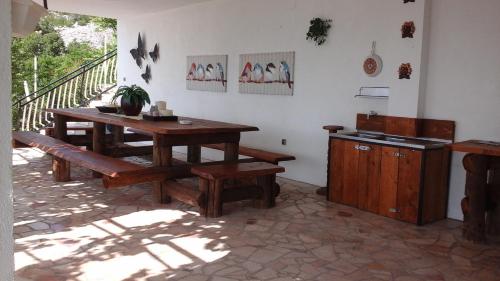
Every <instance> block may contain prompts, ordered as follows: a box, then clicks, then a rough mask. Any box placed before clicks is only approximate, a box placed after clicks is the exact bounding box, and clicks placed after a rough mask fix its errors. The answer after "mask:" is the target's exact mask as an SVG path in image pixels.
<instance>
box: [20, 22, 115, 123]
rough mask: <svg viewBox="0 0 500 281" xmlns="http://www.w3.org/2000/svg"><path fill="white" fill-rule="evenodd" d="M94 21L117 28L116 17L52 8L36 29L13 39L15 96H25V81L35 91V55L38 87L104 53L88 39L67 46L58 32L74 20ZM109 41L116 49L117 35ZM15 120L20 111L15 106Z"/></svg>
mask: <svg viewBox="0 0 500 281" xmlns="http://www.w3.org/2000/svg"><path fill="white" fill-rule="evenodd" d="M90 22H93V23H95V24H96V25H97V26H98V27H101V28H112V29H113V30H116V20H113V19H103V18H98V17H90V16H83V15H74V14H65V13H57V12H50V14H49V15H48V16H46V17H44V18H42V19H41V20H40V22H39V24H38V26H37V29H36V31H35V32H34V33H32V34H30V35H29V36H27V37H25V38H13V40H12V100H13V101H17V100H18V99H20V98H22V97H23V96H24V94H25V93H24V81H27V82H28V85H29V90H30V93H32V92H33V91H34V89H33V88H34V57H35V56H37V60H38V79H37V84H38V88H41V87H43V86H45V85H47V84H49V83H50V82H51V81H54V80H56V79H57V78H59V77H61V76H63V75H65V74H67V73H69V72H71V71H73V70H76V69H77V68H78V67H79V66H80V65H82V64H84V63H86V62H89V61H91V60H93V59H96V58H98V57H100V56H102V55H104V49H103V48H94V47H92V46H91V45H90V44H88V43H77V42H72V43H70V44H68V46H65V45H64V42H63V40H62V38H61V36H60V35H59V33H58V32H57V28H61V27H71V26H74V25H75V24H78V25H86V24H89V23H90ZM109 43H110V44H108V50H113V49H116V37H115V38H113V39H112V40H111V42H109ZM12 114H13V120H14V124H16V121H17V117H18V116H17V114H18V111H17V109H16V108H13V110H12Z"/></svg>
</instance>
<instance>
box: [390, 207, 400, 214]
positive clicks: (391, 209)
mask: <svg viewBox="0 0 500 281" xmlns="http://www.w3.org/2000/svg"><path fill="white" fill-rule="evenodd" d="M389 212H390V213H401V211H400V210H399V209H396V208H389Z"/></svg>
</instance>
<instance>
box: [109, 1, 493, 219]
mask: <svg viewBox="0 0 500 281" xmlns="http://www.w3.org/2000/svg"><path fill="white" fill-rule="evenodd" d="M402 2H403V1H395V0H308V1H305V0H274V1H267V0H256V1H242V0H217V1H212V2H207V3H205V4H199V5H194V6H190V7H184V8H181V9H176V10H171V11H163V12H161V11H159V12H158V13H156V14H148V15H142V16H137V17H134V18H120V19H119V27H118V38H119V77H120V79H123V78H126V81H124V82H122V83H124V84H134V83H136V84H139V85H141V86H144V87H145V88H146V89H147V90H148V91H149V92H150V93H151V94H152V95H153V99H154V100H158V99H166V100H168V102H169V105H170V107H171V108H173V109H174V110H175V111H176V113H178V114H181V115H189V116H195V117H202V118H209V119H216V120H221V121H229V122H238V123H243V124H250V125H256V126H258V127H259V128H260V129H261V131H260V132H258V133H245V134H244V137H243V140H242V143H243V144H248V145H251V146H255V147H260V148H264V149H270V150H274V151H281V152H286V153H291V154H294V155H296V156H297V161H294V162H289V163H284V165H285V166H286V167H287V173H286V175H285V176H286V177H289V178H293V179H296V180H300V181H305V182H309V183H312V184H316V185H324V184H325V183H326V153H327V145H326V141H327V135H326V133H325V132H324V131H323V130H322V129H321V127H322V126H323V125H326V124H341V125H345V126H347V127H348V128H349V129H352V128H353V127H354V125H355V116H356V113H357V112H367V111H368V110H372V109H374V110H376V111H379V112H380V113H387V114H389V115H396V116H407V117H415V116H421V117H428V118H439V119H449V120H456V121H457V139H458V140H464V139H468V138H482V139H492V140H494V139H496V140H498V139H499V138H500V135H499V134H500V127H499V126H500V122H498V120H499V117H500V111H499V110H498V107H499V106H500V100H499V97H500V94H499V93H500V91H499V90H500V89H499V88H500V87H499V86H500V85H499V84H500V82H499V79H498V78H499V77H500V75H499V74H500V56H498V46H500V44H499V43H500V42H499V41H500V34H499V33H498V30H499V27H500V19H498V17H497V15H498V14H500V2H499V1H497V0H478V1H468V0H439V1H437V0H436V1H429V2H426V1H416V3H414V4H406V5H405V4H403V3H402ZM426 3H430V4H426ZM316 16H320V17H328V18H332V19H333V21H334V22H333V28H332V29H331V33H330V37H329V39H328V42H327V43H326V44H325V45H324V46H323V47H320V48H318V47H316V46H314V45H313V44H311V43H310V42H306V41H305V33H306V31H307V27H308V22H309V20H310V19H311V18H313V17H316ZM407 20H414V21H415V24H416V26H417V32H416V35H415V39H413V40H411V39H401V35H400V27H401V24H402V22H404V21H407ZM424 27H425V28H424ZM426 30H427V31H426ZM138 32H143V33H145V34H146V37H147V43H148V46H149V47H150V48H151V47H152V46H153V45H154V43H156V42H159V43H160V46H161V47H160V49H161V59H160V62H159V63H158V64H153V65H152V74H153V80H152V81H151V84H150V85H146V84H145V83H144V82H143V81H142V80H141V78H140V70H139V69H138V68H137V66H135V63H134V62H133V60H132V58H131V56H130V54H129V50H130V49H131V48H133V47H134V45H135V44H136V40H137V39H136V38H137V33H138ZM372 40H376V41H377V46H378V53H379V54H380V55H381V56H382V58H383V59H384V70H383V72H382V74H381V75H380V76H379V77H377V78H368V77H366V76H365V75H364V74H363V72H362V68H361V63H362V61H363V59H364V58H365V57H366V56H367V55H368V54H369V51H370V46H371V41H372ZM286 50H293V51H295V52H296V73H295V80H296V84H295V95H294V96H292V97H283V96H260V95H259V96H256V95H244V94H239V93H238V84H237V80H238V76H239V73H238V65H239V62H238V59H239V58H238V55H239V54H242V53H252V52H271V51H286ZM203 54H228V55H229V63H228V65H229V87H228V92H227V93H225V94H216V93H205V92H192V91H187V90H186V89H185V88H186V86H185V80H184V79H185V69H184V68H185V65H186V56H188V55H203ZM403 62H410V63H412V65H413V69H414V75H413V79H412V80H398V79H397V69H398V67H399V65H400V63H403ZM421 65H423V67H421ZM361 86H390V87H391V89H392V93H391V98H390V99H389V101H372V100H359V99H354V98H353V96H354V95H355V93H356V92H357V90H358V89H359V87H361ZM282 138H286V139H288V145H287V146H281V144H280V143H281V139H282ZM461 158H462V155H458V154H457V155H454V161H453V169H452V178H451V187H450V188H451V192H450V204H449V216H450V217H452V218H459V219H461V218H462V216H461V211H460V204H459V201H460V199H461V198H462V197H463V186H464V172H463V168H462V165H461V163H460V161H461Z"/></svg>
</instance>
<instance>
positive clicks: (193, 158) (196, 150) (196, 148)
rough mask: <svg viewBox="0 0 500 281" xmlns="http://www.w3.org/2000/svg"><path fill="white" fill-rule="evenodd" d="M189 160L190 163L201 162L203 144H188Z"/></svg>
mask: <svg viewBox="0 0 500 281" xmlns="http://www.w3.org/2000/svg"><path fill="white" fill-rule="evenodd" d="M187 161H188V162H189V163H200V162H201V145H199V144H198V145H188V150H187Z"/></svg>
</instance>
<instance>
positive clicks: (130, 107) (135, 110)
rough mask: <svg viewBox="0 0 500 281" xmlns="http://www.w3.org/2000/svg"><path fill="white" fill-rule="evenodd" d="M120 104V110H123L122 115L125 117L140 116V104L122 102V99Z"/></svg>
mask: <svg viewBox="0 0 500 281" xmlns="http://www.w3.org/2000/svg"><path fill="white" fill-rule="evenodd" d="M120 104H121V108H122V110H123V113H124V114H125V115H127V116H137V115H139V114H141V111H142V105H141V104H140V103H138V104H136V103H131V102H128V101H124V99H122V100H121V101H120Z"/></svg>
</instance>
